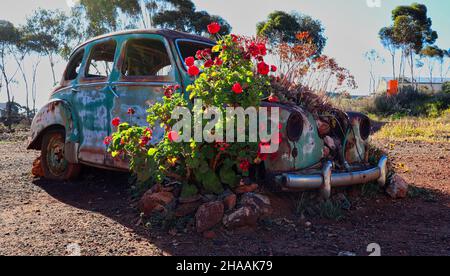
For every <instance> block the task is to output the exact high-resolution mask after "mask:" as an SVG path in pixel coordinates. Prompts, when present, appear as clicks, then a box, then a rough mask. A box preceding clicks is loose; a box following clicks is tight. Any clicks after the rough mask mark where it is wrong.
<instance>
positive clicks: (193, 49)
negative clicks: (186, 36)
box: [177, 40, 215, 69]
mask: <svg viewBox="0 0 450 276" xmlns="http://www.w3.org/2000/svg"><path fill="white" fill-rule="evenodd" d="M213 46H214V45H212V44H207V43H203V42H196V41H186V40H179V41H177V47H178V53H179V55H180V57H181V60H182V61H183V64H184V60H185V59H186V58H188V57H195V55H196V53H197V51H199V50H200V51H201V50H205V49H211V48H212V47H213ZM214 57H215V55H213V58H214ZM203 64H204V61H203V60H196V61H195V65H196V66H197V67H201V66H202V65H203ZM184 67H185V69H187V68H186V64H185V65H184Z"/></svg>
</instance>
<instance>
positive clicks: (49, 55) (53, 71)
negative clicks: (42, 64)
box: [48, 54, 56, 85]
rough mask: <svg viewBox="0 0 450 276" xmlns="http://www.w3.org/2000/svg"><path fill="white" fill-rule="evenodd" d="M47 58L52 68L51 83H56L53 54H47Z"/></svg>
mask: <svg viewBox="0 0 450 276" xmlns="http://www.w3.org/2000/svg"><path fill="white" fill-rule="evenodd" d="M48 59H49V61H50V67H51V69H52V77H53V85H56V75H55V62H54V61H53V55H52V54H48Z"/></svg>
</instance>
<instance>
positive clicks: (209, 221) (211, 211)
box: [195, 201, 224, 233]
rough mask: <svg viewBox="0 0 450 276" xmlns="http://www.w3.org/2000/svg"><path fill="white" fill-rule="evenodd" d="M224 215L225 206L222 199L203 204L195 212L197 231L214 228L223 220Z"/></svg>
mask: <svg viewBox="0 0 450 276" xmlns="http://www.w3.org/2000/svg"><path fill="white" fill-rule="evenodd" d="M223 215H224V206H223V203H222V202H221V201H214V202H209V203H205V204H203V205H201V206H200V208H198V210H197V213H196V214H195V224H196V228H197V232H198V233H202V232H205V231H206V230H209V229H211V228H213V227H214V226H216V225H217V224H219V223H220V222H221V221H222V218H223Z"/></svg>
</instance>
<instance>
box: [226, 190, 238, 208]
mask: <svg viewBox="0 0 450 276" xmlns="http://www.w3.org/2000/svg"><path fill="white" fill-rule="evenodd" d="M236 202H237V196H236V195H235V194H229V195H227V196H226V197H225V198H224V199H223V205H224V206H225V210H226V211H230V210H233V209H234V207H236Z"/></svg>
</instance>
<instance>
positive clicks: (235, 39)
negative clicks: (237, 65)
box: [231, 34, 239, 43]
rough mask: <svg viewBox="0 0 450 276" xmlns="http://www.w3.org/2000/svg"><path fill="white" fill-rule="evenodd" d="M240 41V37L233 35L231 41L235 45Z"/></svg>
mask: <svg viewBox="0 0 450 276" xmlns="http://www.w3.org/2000/svg"><path fill="white" fill-rule="evenodd" d="M238 39H239V37H238V36H237V35H235V34H232V35H231V40H232V41H233V42H234V43H237V42H238Z"/></svg>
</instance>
